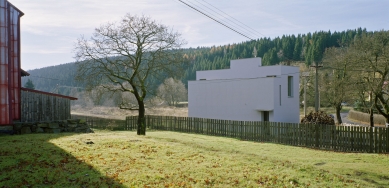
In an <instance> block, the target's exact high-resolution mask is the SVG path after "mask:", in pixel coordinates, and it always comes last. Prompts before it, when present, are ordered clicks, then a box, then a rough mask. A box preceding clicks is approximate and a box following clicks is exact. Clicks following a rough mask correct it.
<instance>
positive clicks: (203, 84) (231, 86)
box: [188, 58, 300, 123]
mask: <svg viewBox="0 0 389 188" xmlns="http://www.w3.org/2000/svg"><path fill="white" fill-rule="evenodd" d="M188 102H189V106H188V108H189V109H188V110H189V112H188V115H189V117H201V118H210V119H223V120H238V121H271V122H290V123H298V122H299V119H300V117H299V114H300V111H299V67H293V66H282V65H279V66H262V63H261V58H249V59H237V60H231V62H230V69H223V70H210V71H197V72H196V80H195V81H189V83H188Z"/></svg>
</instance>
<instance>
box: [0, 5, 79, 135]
mask: <svg viewBox="0 0 389 188" xmlns="http://www.w3.org/2000/svg"><path fill="white" fill-rule="evenodd" d="M22 16H23V12H22V11H20V10H19V9H18V8H16V7H15V6H14V5H12V4H11V3H9V2H8V1H7V0H0V129H1V128H4V127H10V125H13V124H14V123H16V122H40V121H56V120H65V119H70V118H71V115H70V101H71V100H77V98H74V97H69V96H63V95H59V94H53V93H47V92H42V91H37V90H31V89H26V88H22V87H21V77H22V76H29V74H28V73H27V72H26V71H24V70H22V69H21V62H20V17H22ZM11 128H12V126H11Z"/></svg>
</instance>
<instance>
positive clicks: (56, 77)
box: [22, 28, 374, 95]
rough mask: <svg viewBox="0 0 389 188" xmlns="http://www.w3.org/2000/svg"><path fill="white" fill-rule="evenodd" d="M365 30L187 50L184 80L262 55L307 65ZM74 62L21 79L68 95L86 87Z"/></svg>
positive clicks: (266, 60)
mask: <svg viewBox="0 0 389 188" xmlns="http://www.w3.org/2000/svg"><path fill="white" fill-rule="evenodd" d="M362 33H369V34H374V32H371V31H370V32H368V31H366V29H362V28H358V29H354V30H347V31H342V32H331V31H319V32H314V33H307V34H299V35H297V36H295V35H283V36H282V37H277V38H274V39H270V38H261V39H258V40H252V41H246V42H242V43H238V44H227V45H223V46H212V47H197V48H187V49H184V51H185V55H186V56H187V57H190V58H191V59H193V60H192V62H191V64H190V65H189V67H188V68H187V70H186V71H185V74H184V77H183V78H182V81H183V83H185V84H187V81H188V80H194V79H195V75H196V71H198V70H215V69H226V68H229V66H230V65H229V63H230V60H231V59H238V58H250V57H254V56H255V57H262V63H263V65H276V64H290V63H292V62H295V61H301V62H305V64H306V65H310V64H312V62H314V61H320V59H321V58H322V56H323V52H324V51H325V49H326V48H328V47H332V46H336V47H339V46H340V44H341V45H342V46H343V45H345V46H346V45H347V44H348V43H349V42H350V41H351V40H353V39H354V37H355V36H358V35H361V34H362ZM76 70H77V68H76V65H75V63H67V64H62V65H57V66H51V67H45V68H41V69H34V70H27V71H28V72H29V73H30V74H31V76H29V77H25V78H22V84H23V85H24V84H25V83H26V82H27V80H28V79H31V80H32V82H33V83H34V85H35V88H36V89H38V90H42V91H48V92H55V93H60V94H65V95H66V94H69V93H70V90H71V89H80V88H83V85H82V84H81V83H78V82H76V81H75V80H74V75H75V73H76Z"/></svg>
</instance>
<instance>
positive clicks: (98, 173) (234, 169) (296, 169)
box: [0, 131, 389, 187]
mask: <svg viewBox="0 0 389 188" xmlns="http://www.w3.org/2000/svg"><path fill="white" fill-rule="evenodd" d="M91 142H93V144H87V143H91ZM0 144H1V147H0V187H387V186H388V185H389V171H388V169H389V156H388V155H384V154H381V155H379V154H362V153H337V152H330V151H318V150H313V149H306V148H299V147H292V146H284V145H277V144H269V143H255V142H247V141H240V140H237V139H232V138H221V137H211V136H203V135H195V134H183V133H175V132H153V131H149V132H147V136H136V133H135V132H124V131H117V132H111V131H97V132H96V133H92V134H30V135H16V136H0Z"/></svg>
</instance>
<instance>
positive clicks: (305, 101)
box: [302, 72, 310, 117]
mask: <svg viewBox="0 0 389 188" xmlns="http://www.w3.org/2000/svg"><path fill="white" fill-rule="evenodd" d="M309 73H310V72H303V73H302V77H303V78H304V117H306V116H307V77H309V76H310V74H309Z"/></svg>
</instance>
